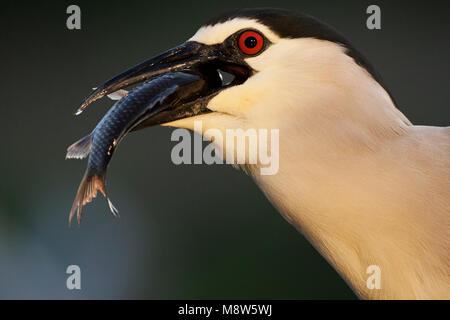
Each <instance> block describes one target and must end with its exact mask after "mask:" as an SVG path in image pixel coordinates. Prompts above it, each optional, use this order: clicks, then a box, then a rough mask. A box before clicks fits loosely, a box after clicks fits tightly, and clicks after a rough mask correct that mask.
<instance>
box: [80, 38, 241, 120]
mask: <svg viewBox="0 0 450 320" xmlns="http://www.w3.org/2000/svg"><path fill="white" fill-rule="evenodd" d="M235 60H236V59H235V58H233V55H232V54H230V53H228V54H227V50H223V48H222V47H221V46H220V45H205V44H201V43H198V42H195V41H188V42H185V43H184V44H182V45H180V46H178V47H175V48H173V49H171V50H169V51H166V52H164V53H162V54H160V55H158V56H156V57H154V58H151V59H148V60H146V61H144V62H142V63H140V64H138V65H136V66H134V67H132V68H130V69H128V70H126V71H124V72H122V73H121V74H119V75H117V76H115V77H113V78H112V79H110V80H108V81H106V82H105V83H104V84H102V85H101V86H99V87H97V88H96V89H95V90H94V91H92V92H91V94H89V95H88V96H87V97H86V98H85V99H84V100H83V102H82V103H81V104H80V106H79V107H78V108H77V110H76V112H75V114H76V115H78V114H80V113H82V112H83V110H84V109H85V108H86V107H87V106H88V105H89V104H90V103H92V102H94V101H95V100H97V99H100V98H102V97H104V96H105V95H108V94H111V93H113V92H116V91H118V90H120V89H122V88H125V87H128V86H130V85H133V84H136V83H140V82H144V81H146V80H149V79H151V78H152V77H156V76H158V75H161V74H164V73H167V72H190V73H196V74H201V75H202V78H203V79H205V81H207V82H208V85H209V86H210V88H211V90H210V92H208V93H207V94H203V96H201V97H197V99H196V100H198V101H193V103H191V104H190V105H187V106H183V107H184V109H185V110H184V111H183V112H182V113H181V114H182V116H181V117H180V116H179V115H180V112H179V110H177V111H178V117H177V118H182V117H188V116H190V115H193V114H195V112H193V110H188V109H193V108H197V109H198V108H203V109H204V108H206V105H207V101H209V99H210V98H212V97H213V96H214V95H215V94H217V93H218V92H219V91H220V90H223V89H224V88H226V87H229V86H231V85H236V84H240V83H243V82H244V81H245V80H246V79H247V78H248V77H249V76H250V69H249V68H248V66H246V65H245V63H243V62H240V61H235ZM219 70H223V71H226V72H229V73H232V74H234V75H235V78H234V80H233V81H232V82H231V83H229V84H227V85H224V84H222V78H221V76H220V73H219V72H218V71H219ZM197 111H198V110H197ZM197 113H198V112H197ZM175 119H176V117H174V116H172V115H169V116H167V115H165V116H164V117H163V118H161V116H160V119H155V121H150V122H148V121H147V124H145V126H149V125H153V124H160V123H164V122H169V121H172V120H175Z"/></svg>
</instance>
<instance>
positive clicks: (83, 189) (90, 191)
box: [69, 174, 106, 226]
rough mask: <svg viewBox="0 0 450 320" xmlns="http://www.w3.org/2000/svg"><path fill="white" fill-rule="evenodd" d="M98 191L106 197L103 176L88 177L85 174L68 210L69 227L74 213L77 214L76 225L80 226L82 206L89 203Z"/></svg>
mask: <svg viewBox="0 0 450 320" xmlns="http://www.w3.org/2000/svg"><path fill="white" fill-rule="evenodd" d="M99 190H100V192H101V193H102V194H103V195H104V196H105V197H106V186H105V178H104V177H103V176H98V175H93V176H88V175H87V174H85V175H84V177H83V179H82V180H81V183H80V186H79V187H78V191H77V195H76V197H75V200H74V202H73V205H72V209H71V210H70V214H69V226H70V225H71V223H72V219H73V216H74V215H75V211H76V212H77V222H78V225H80V222H81V210H82V209H83V206H84V205H86V204H87V203H89V202H91V201H92V199H94V198H95V197H96V196H97V191H99Z"/></svg>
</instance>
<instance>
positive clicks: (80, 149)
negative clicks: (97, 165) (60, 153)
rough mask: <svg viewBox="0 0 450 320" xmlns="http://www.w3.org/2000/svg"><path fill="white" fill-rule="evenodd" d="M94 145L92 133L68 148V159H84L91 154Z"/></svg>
mask: <svg viewBox="0 0 450 320" xmlns="http://www.w3.org/2000/svg"><path fill="white" fill-rule="evenodd" d="M91 146H92V133H91V134H89V135H87V136H86V137H84V138H82V139H80V140H78V141H77V142H75V143H74V144H72V145H71V146H70V147H68V148H67V154H66V159H84V158H86V157H87V156H88V155H89V152H90V151H91Z"/></svg>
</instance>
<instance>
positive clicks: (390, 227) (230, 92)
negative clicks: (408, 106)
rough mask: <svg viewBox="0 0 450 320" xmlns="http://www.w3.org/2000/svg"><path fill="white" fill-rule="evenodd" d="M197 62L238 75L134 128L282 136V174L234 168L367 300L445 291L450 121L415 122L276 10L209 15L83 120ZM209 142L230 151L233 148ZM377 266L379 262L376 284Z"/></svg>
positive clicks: (356, 56)
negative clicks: (115, 98) (124, 93)
mask: <svg viewBox="0 0 450 320" xmlns="http://www.w3.org/2000/svg"><path fill="white" fill-rule="evenodd" d="M189 70H195V72H196V73H200V74H203V75H205V79H212V78H214V79H216V78H217V77H216V76H215V75H217V73H220V72H225V73H229V74H231V75H232V76H233V77H234V78H233V80H232V81H231V82H230V83H225V82H223V83H220V84H218V85H212V87H213V89H211V90H210V91H209V92H207V93H202V94H199V95H197V96H196V97H195V99H192V100H191V101H190V102H189V103H184V104H181V105H178V106H176V107H172V108H169V107H168V108H165V109H161V110H158V111H155V112H154V113H152V114H151V116H149V117H148V118H146V119H145V120H143V121H142V122H140V123H139V125H138V126H137V127H136V128H134V130H138V129H142V128H146V127H149V126H154V125H162V126H169V127H176V128H184V129H189V130H194V131H197V132H198V133H199V134H202V135H204V136H205V137H206V136H207V135H208V130H209V129H215V130H219V131H220V132H222V133H224V134H225V132H226V130H228V129H243V130H248V129H252V128H257V129H260V128H264V129H268V130H279V141H278V146H279V148H278V152H279V169H278V171H277V172H276V174H271V175H263V174H261V171H260V169H261V167H262V166H263V164H262V163H260V162H257V163H247V162H244V163H241V164H238V165H236V167H238V168H241V169H243V171H245V172H246V173H247V174H248V175H249V176H250V177H251V178H252V179H253V180H254V181H255V183H256V184H257V185H258V186H259V188H260V189H261V190H262V192H263V193H264V194H265V196H266V197H267V198H268V199H269V201H270V202H271V203H272V205H273V206H274V207H275V208H276V209H277V210H278V211H279V212H280V213H281V215H282V216H283V217H284V218H285V219H286V220H287V221H288V222H289V223H290V224H291V225H292V226H293V227H295V228H296V229H297V230H298V231H299V232H300V233H301V234H303V235H304V236H305V238H306V239H307V240H308V241H309V242H310V243H311V244H312V245H313V247H314V248H315V249H316V250H317V251H318V252H320V254H321V255H322V256H323V257H324V258H325V259H326V260H327V261H328V262H329V263H330V264H331V265H332V266H333V267H334V269H335V270H336V271H337V272H338V273H339V274H340V276H341V277H342V278H343V279H344V280H345V281H346V282H347V283H348V285H349V286H350V287H351V288H352V290H353V291H354V292H355V294H356V295H357V296H358V297H359V298H361V299H449V298H450V232H449V231H450V127H448V126H447V127H435V126H419V125H414V124H412V123H411V121H410V120H408V118H407V117H406V116H405V115H404V114H403V113H402V112H401V111H400V110H399V109H398V108H397V104H396V102H395V100H394V98H393V95H392V93H391V92H390V91H389V89H388V88H387V86H386V85H385V83H384V82H383V80H382V78H381V76H380V75H379V74H378V72H377V71H376V70H375V68H374V67H373V66H372V65H371V64H370V63H369V61H368V60H367V59H366V58H365V57H364V56H363V54H362V53H361V52H360V51H358V50H357V49H356V48H355V47H354V46H353V45H352V44H351V43H350V41H348V40H347V39H346V38H345V37H344V36H342V35H341V34H340V33H339V32H338V31H336V30H335V29H334V28H333V27H331V26H329V25H328V24H326V23H324V22H321V21H319V20H318V19H316V18H314V17H312V16H309V15H307V14H303V13H300V12H295V11H292V10H286V9H277V8H247V9H237V10H234V11H231V12H227V13H224V14H222V15H220V16H218V17H215V18H213V19H211V20H209V21H207V22H206V23H205V24H203V25H202V26H201V27H200V28H199V29H198V30H197V31H196V32H195V33H194V35H193V36H192V37H191V38H190V39H188V40H187V41H186V42H185V43H183V44H181V45H179V46H177V47H175V48H174V49H171V50H168V51H166V52H164V53H162V54H160V55H158V56H156V57H154V58H150V59H148V60H146V61H144V62H142V63H140V64H138V65H136V66H135V67H132V68H130V69H128V70H126V71H125V72H123V73H121V74H119V75H118V76H115V77H113V78H112V79H110V80H108V81H106V82H105V83H104V84H103V85H101V86H99V87H98V88H96V89H95V90H94V91H93V92H92V93H91V94H90V95H88V96H87V97H86V99H85V100H83V102H82V103H81V105H80V106H79V108H78V109H77V114H79V113H81V112H82V111H83V110H84V109H85V108H86V107H87V106H88V105H89V104H90V103H92V102H93V101H95V100H97V99H100V98H102V97H104V96H106V95H111V94H114V92H117V91H118V90H123V88H126V87H129V86H130V85H133V84H138V83H141V82H144V81H146V80H149V79H152V78H154V77H158V76H160V75H163V74H166V73H168V72H186V71H189ZM211 75H214V77H212V76H211ZM211 81H213V80H211ZM214 81H216V80H214ZM195 121H201V122H202V127H201V129H198V127H196V126H195ZM209 138H211V139H212V140H213V137H209ZM214 143H215V144H216V146H217V148H219V149H220V150H222V152H223V154H224V155H225V157H228V155H229V153H228V152H227V151H229V150H227V148H228V146H227V144H226V143H224V142H221V141H215V140H214ZM371 266H376V267H377V268H379V270H380V285H379V286H378V287H376V288H374V287H373V286H370V285H368V278H369V276H370V274H368V270H369V269H370V267H371ZM318 283H320V282H319V281H318Z"/></svg>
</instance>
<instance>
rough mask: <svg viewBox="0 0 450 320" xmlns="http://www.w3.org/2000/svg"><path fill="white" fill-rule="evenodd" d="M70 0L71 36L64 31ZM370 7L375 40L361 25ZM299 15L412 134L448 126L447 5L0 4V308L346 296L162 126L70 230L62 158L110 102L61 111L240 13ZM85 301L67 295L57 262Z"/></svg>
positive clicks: (255, 197) (72, 173) (140, 136)
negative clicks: (366, 66) (180, 154)
mask: <svg viewBox="0 0 450 320" xmlns="http://www.w3.org/2000/svg"><path fill="white" fill-rule="evenodd" d="M70 4H77V5H79V6H80V7H81V11H82V29H81V30H80V31H70V30H67V28H66V19H67V16H68V15H67V14H66V8H67V6H68V5H70ZM370 4H378V5H380V7H381V10H382V30H378V31H370V30H368V29H366V27H365V21H366V18H367V15H366V14H365V10H366V8H367V6H368V5H370ZM255 6H275V7H284V8H291V9H296V10H300V11H304V12H306V13H309V14H311V15H314V16H316V17H317V18H319V19H321V20H323V21H326V22H328V23H329V24H331V25H333V26H335V27H336V28H337V29H338V30H340V31H341V32H342V33H343V34H344V35H346V36H347V37H348V38H349V39H350V40H351V41H352V42H353V43H354V45H355V46H356V47H357V48H358V49H360V50H361V51H362V52H363V53H364V54H365V55H366V56H367V57H368V58H369V60H370V61H371V62H372V63H373V64H374V66H375V67H376V68H377V70H378V71H379V72H380V73H381V75H382V76H383V78H384V79H385V81H386V83H387V85H388V87H389V88H390V89H391V91H392V93H393V95H394V97H395V98H396V100H397V103H398V107H399V109H400V110H401V111H403V112H404V113H405V114H406V116H407V117H409V119H411V121H413V122H414V123H415V124H428V125H448V124H449V118H450V117H449V104H448V100H449V90H448V74H449V71H450V68H449V59H448V55H449V41H448V39H449V36H450V34H449V22H448V7H449V6H448V1H447V2H444V1H442V2H440V1H420V2H414V1H324V0H321V1H318V0H314V1H302V0H296V1H244V0H239V1H180V2H179V3H177V2H176V1H174V0H172V1H162V2H156V1H145V2H141V1H111V0H109V1H95V2H94V1H75V2H69V1H54V2H44V1H36V2H30V3H19V2H17V1H16V2H8V3H5V2H4V3H2V5H1V6H0V37H1V38H0V41H1V44H0V47H1V52H0V55H1V56H0V58H1V59H0V68H1V69H0V71H1V74H0V92H1V96H0V99H1V100H0V132H1V138H0V150H1V157H0V170H1V171H0V172H1V179H0V298H10V299H17V298H31V299H36V298H63V299H66V298H87V299H89V298H113V299H116V298H126V299H129V298H139V299H141V298H156V299H165V298H169V299H172V298H178V299H197V298H238V299H239V298H254V299H258V298H263V299H264V298H273V299H279V298H285V299H311V298H319V299H325V298H340V299H354V298H355V296H354V294H353V293H352V292H351V290H350V289H349V288H348V286H347V285H346V284H345V282H344V281H343V280H342V279H341V278H340V277H339V276H338V275H337V274H336V272H335V271H334V270H333V269H332V268H331V267H330V266H329V265H328V264H327V263H326V261H325V260H324V259H323V258H322V257H321V256H320V255H319V254H318V253H317V252H316V251H315V250H314V249H313V248H312V247H311V245H309V244H308V242H307V241H306V240H305V239H304V238H303V237H302V236H301V235H300V234H299V233H298V232H297V231H296V230H295V229H294V228H293V227H292V226H290V225H289V224H288V223H287V222H286V221H285V220H284V219H283V218H282V217H281V216H280V215H279V214H278V212H277V211H276V210H275V209H274V208H273V207H272V206H271V205H270V203H269V202H268V201H267V200H266V199H265V197H264V196H263V194H262V193H261V191H260V190H259V189H258V188H257V187H256V185H255V184H254V183H253V182H252V181H251V179H250V178H249V177H247V176H246V175H245V174H243V173H242V172H239V171H236V170H234V169H233V168H231V167H229V166H207V165H181V166H175V165H174V164H172V162H171V161H170V151H171V148H172V147H173V145H174V143H173V142H171V141H170V134H171V132H172V130H173V129H171V128H162V127H156V128H150V129H147V130H143V131H139V132H137V133H134V134H131V135H129V136H128V137H127V138H126V139H125V141H124V142H123V143H122V144H121V146H120V148H119V150H118V152H117V153H116V154H115V156H114V159H113V161H112V163H111V166H110V170H109V172H108V182H109V184H108V190H109V194H110V196H111V198H112V200H113V201H114V203H115V204H116V205H117V206H118V208H119V210H120V212H121V216H122V217H121V218H120V219H114V218H112V217H111V215H110V214H109V212H108V208H107V205H106V203H105V201H104V199H103V198H99V199H97V200H96V201H94V203H93V204H91V205H89V206H87V207H86V208H85V209H84V219H83V222H82V225H81V228H77V227H73V228H71V229H69V228H68V227H67V218H68V213H69V209H70V207H71V205H72V201H73V198H74V196H75V192H76V189H77V187H78V184H79V182H80V180H81V177H82V174H83V172H84V170H85V166H86V161H65V160H64V157H65V150H66V148H67V146H68V145H69V144H71V143H73V142H74V141H75V140H77V139H78V138H81V137H83V136H84V135H86V134H87V133H89V132H90V131H91V130H92V128H93V127H94V126H95V124H96V123H97V121H98V120H99V119H100V118H101V116H102V115H103V114H104V113H105V112H106V110H107V109H108V108H109V107H110V106H111V105H112V102H111V101H109V100H108V99H103V100H101V101H100V102H97V103H95V104H94V105H92V106H91V107H90V108H89V109H88V110H87V111H86V112H85V113H83V115H82V116H80V117H77V118H75V117H73V116H72V112H73V111H74V108H75V107H76V106H77V105H78V103H79V102H80V101H81V100H82V98H84V96H86V95H87V94H88V93H89V92H90V89H91V88H92V87H94V86H97V85H99V84H100V83H101V82H103V81H104V80H106V79H108V78H109V77H111V76H113V75H115V74H117V73H119V72H121V71H123V70H125V69H126V68H128V67H130V66H132V65H134V64H136V63H138V62H140V61H143V60H144V59H147V58H149V57H151V56H153V55H155V54H157V53H159V52H161V51H163V50H166V49H169V48H171V47H173V46H176V45H177V44H180V43H182V42H184V41H185V40H187V39H188V38H189V37H190V36H191V35H192V34H193V33H194V32H195V31H196V29H197V28H198V27H199V26H201V24H202V22H204V21H206V20H208V19H209V18H211V17H213V16H215V15H217V14H219V13H221V12H223V11H226V10H229V9H234V8H237V7H255ZM70 264H77V265H79V266H80V267H81V271H82V284H81V285H82V290H79V291H77V290H74V291H69V290H67V289H66V286H65V281H66V277H67V275H66V273H65V270H66V267H67V266H68V265H70Z"/></svg>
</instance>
